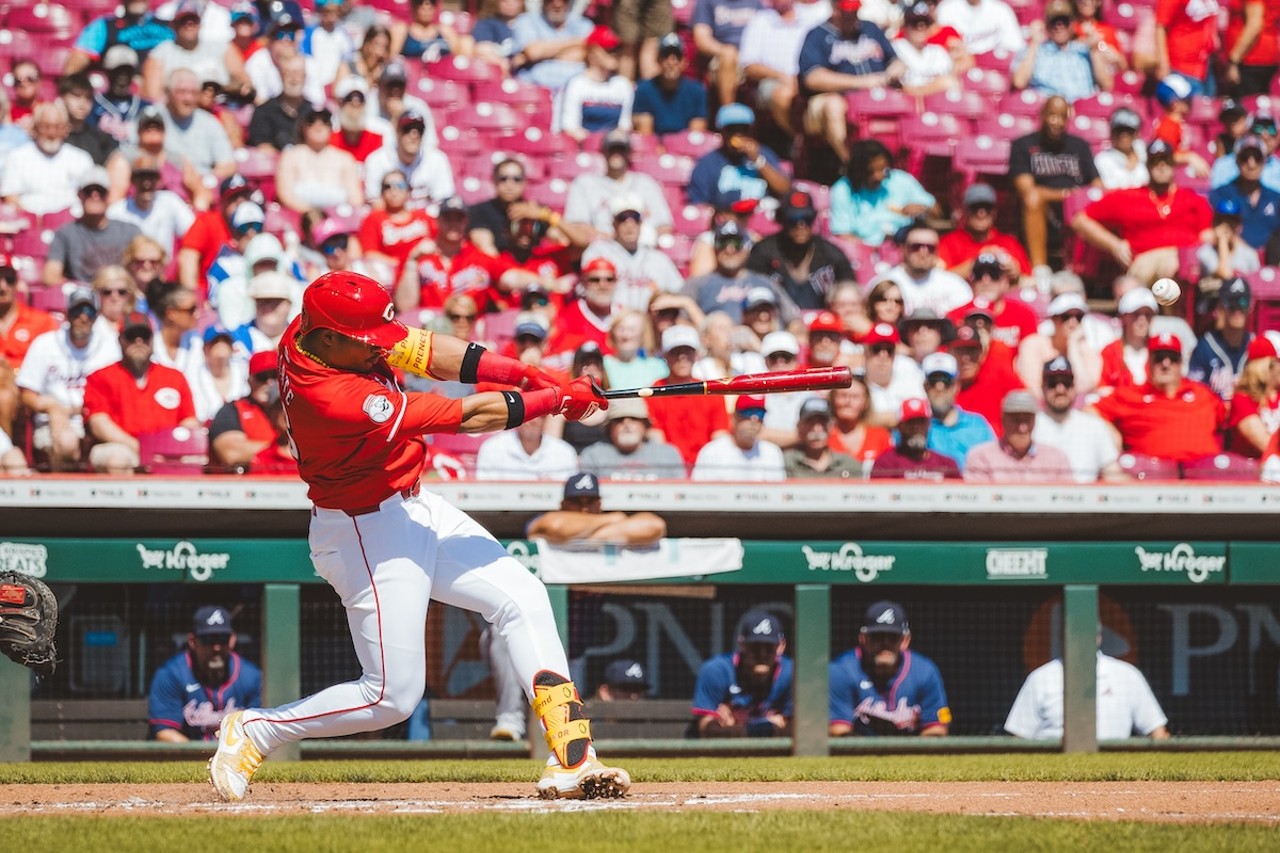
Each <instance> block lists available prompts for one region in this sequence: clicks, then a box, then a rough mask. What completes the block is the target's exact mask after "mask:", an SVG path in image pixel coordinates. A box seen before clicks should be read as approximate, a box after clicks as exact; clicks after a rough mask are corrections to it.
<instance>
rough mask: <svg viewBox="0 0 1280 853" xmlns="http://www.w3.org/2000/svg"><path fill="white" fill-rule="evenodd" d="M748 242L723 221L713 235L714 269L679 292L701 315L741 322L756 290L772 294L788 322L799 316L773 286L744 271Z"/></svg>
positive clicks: (743, 232) (740, 231)
mask: <svg viewBox="0 0 1280 853" xmlns="http://www.w3.org/2000/svg"><path fill="white" fill-rule="evenodd" d="M752 245H753V244H752V241H751V237H750V235H748V234H747V232H746V230H745V229H743V228H740V227H739V226H738V223H737V222H734V221H733V220H732V219H730V220H726V221H725V222H723V223H722V224H721V225H720V227H719V228H717V229H716V232H715V251H716V268H715V269H714V270H712V271H711V272H709V273H707V274H706V275H700V276H697V277H695V278H691V279H689V280H688V281H687V282H685V285H684V289H683V290H682V291H681V292H682V293H683V294H684V295H685V296H689V297H692V298H693V300H694V301H695V302H697V303H698V308H700V309H701V310H702V311H703V312H704V313H706V314H710V313H711V312H712V311H723V312H725V313H726V314H728V315H729V317H730V318H731V319H732V320H733V322H734V323H735V324H736V323H741V322H742V317H743V309H744V306H745V304H746V301H747V297H748V295H749V294H750V293H751V292H752V291H753V290H755V289H756V288H761V287H763V288H765V289H766V290H772V291H774V295H775V297H777V301H778V308H779V313H780V316H781V318H782V320H783V322H784V323H789V322H791V321H792V320H794V319H795V318H796V316H797V315H798V314H799V309H798V308H797V307H796V305H795V303H794V302H792V301H791V299H790V298H787V297H782V296H781V295H780V294H778V292H777V289H776V288H774V286H773V283H772V282H770V281H769V279H767V278H765V277H764V276H763V275H761V274H760V273H758V272H754V271H752V270H750V269H748V268H747V259H748V258H749V257H750V253H751V247H752Z"/></svg>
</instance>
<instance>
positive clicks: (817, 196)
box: [791, 181, 831, 213]
mask: <svg viewBox="0 0 1280 853" xmlns="http://www.w3.org/2000/svg"><path fill="white" fill-rule="evenodd" d="M791 186H792V188H793V189H797V190H801V191H803V192H807V193H808V194H809V195H810V197H812V198H813V208H814V210H816V211H818V212H819V213H825V212H826V211H828V210H830V209H831V187H829V186H827V185H826V184H816V183H814V182H813V181H795V182H794V183H792V185H791Z"/></svg>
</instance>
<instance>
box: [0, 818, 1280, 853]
mask: <svg viewBox="0 0 1280 853" xmlns="http://www.w3.org/2000/svg"><path fill="white" fill-rule="evenodd" d="M0 831H2V832H3V837H4V839H5V847H6V849H9V850H57V851H61V850H86V849H97V850H111V851H113V853H114V851H164V852H165V853H167V851H173V850H182V851H185V853H202V851H216V853H226V851H228V850H254V851H271V853H277V851H279V853H324V851H337V850H359V851H378V853H384V852H385V853H398V851H404V853H421V851H423V850H448V851H471V850H477V851H479V850H483V851H516V850H522V849H553V850H556V849H563V850H588V851H591V853H611V851H618V853H624V851H625V853H644V851H660V853H670V851H672V850H676V849H678V850H680V851H682V853H693V851H703V850H708V851H710V850H715V851H720V850H728V851H733V853H755V851H761V853H791V851H805V853H808V851H828V850H830V851H842V853H847V851H849V850H853V849H877V848H879V849H889V850H894V851H909V850H928V851H942V850H945V851H956V850H960V851H965V850H982V851H986V850H1019V851H1021V850H1067V849H1074V850H1111V851H1121V850H1122V851H1125V853H1130V851H1158V853H1165V851H1170V850H1195V851H1197V853H1200V852H1201V851H1217V850H1221V851H1231V853H1236V851H1252V850H1274V849H1275V841H1276V829H1275V828H1274V827H1265V826H1236V825H1223V824H1219V825H1184V824H1178V825H1171V824H1146V823H1131V822H1125V823H1120V822H1111V821H1074V820H1046V819H1031V818H1022V819H1019V818H1005V817H963V816H946V815H921V814H908V813H892V812H878V813H877V812H864V811H852V810H850V811H827V812H823V813H822V815H821V817H820V818H815V815H814V813H813V812H803V811H798V812H797V811H765V812H759V813H753V814H746V813H728V812H702V813H697V812H687V811H686V812H679V813H656V812H652V811H646V812H643V813H638V812H630V813H628V812H617V811H608V812H593V813H576V814H574V813H561V814H530V815H512V814H492V813H486V814H475V815H466V814H421V815H383V816H365V817H362V818H359V819H355V818H354V817H353V816H351V815H344V816H338V815H307V816H297V817H260V818H246V817H227V816H223V817H213V816H196V817H187V818H182V817H151V818H147V817H140V816H127V817H111V818H101V817H97V818H95V817H85V816H76V817H44V816H24V817H22V818H20V819H10V820H5V821H0Z"/></svg>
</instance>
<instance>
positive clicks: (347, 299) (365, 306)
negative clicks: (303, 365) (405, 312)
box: [302, 272, 409, 349]
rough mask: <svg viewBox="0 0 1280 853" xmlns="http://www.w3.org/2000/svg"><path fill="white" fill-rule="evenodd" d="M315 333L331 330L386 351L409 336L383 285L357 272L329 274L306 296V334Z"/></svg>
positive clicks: (304, 319) (309, 290)
mask: <svg viewBox="0 0 1280 853" xmlns="http://www.w3.org/2000/svg"><path fill="white" fill-rule="evenodd" d="M312 329H331V330H333V331H335V332H337V333H339V334H342V335H346V336H347V337H349V338H352V339H354V340H357V341H361V342H362V343H366V344H372V345H373V346H376V347H382V348H383V349H390V348H391V347H393V346H395V345H396V344H398V343H400V341H402V340H404V339H405V336H406V335H408V334H409V330H408V329H407V328H405V326H404V324H403V323H401V322H399V321H398V320H396V308H395V305H394V304H392V302H391V297H390V296H389V295H388V294H387V291H386V290H384V289H383V287H382V285H380V284H378V282H376V281H374V280H373V279H371V278H369V277H368V276H366V275H360V274H359V273H353V272H327V273H325V274H324V275H322V276H320V277H319V278H318V279H316V280H315V281H314V282H313V283H312V284H311V286H310V287H308V288H307V289H306V290H304V291H303V292H302V331H303V332H309V331H311V330H312Z"/></svg>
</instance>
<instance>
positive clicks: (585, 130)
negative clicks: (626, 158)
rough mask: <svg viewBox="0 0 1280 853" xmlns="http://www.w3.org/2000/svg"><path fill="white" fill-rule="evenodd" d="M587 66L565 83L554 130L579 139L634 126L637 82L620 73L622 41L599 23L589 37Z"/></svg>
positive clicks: (552, 119)
mask: <svg viewBox="0 0 1280 853" xmlns="http://www.w3.org/2000/svg"><path fill="white" fill-rule="evenodd" d="M585 44H586V55H585V59H586V67H585V68H583V69H582V71H580V72H578V73H577V74H575V75H574V76H572V77H570V78H569V80H568V81H567V82H566V83H565V84H564V89H563V90H561V92H560V95H559V98H558V100H557V101H556V104H555V108H554V115H552V117H551V130H552V132H553V133H564V134H565V135H567V136H569V137H572V138H573V139H576V140H577V141H578V142H582V140H584V139H586V138H587V136H589V135H590V134H592V133H599V132H602V131H604V132H607V131H610V130H615V129H616V130H630V129H631V103H632V99H633V98H634V97H635V86H634V84H633V83H632V82H631V81H630V80H629V79H627V78H626V77H624V76H622V75H621V74H619V73H618V64H619V58H620V54H621V52H622V43H621V42H620V41H618V37H617V35H615V34H614V32H613V30H611V29H609V28H608V27H605V26H597V27H595V29H593V30H592V31H591V34H590V35H588V36H587V38H586V43H585Z"/></svg>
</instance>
